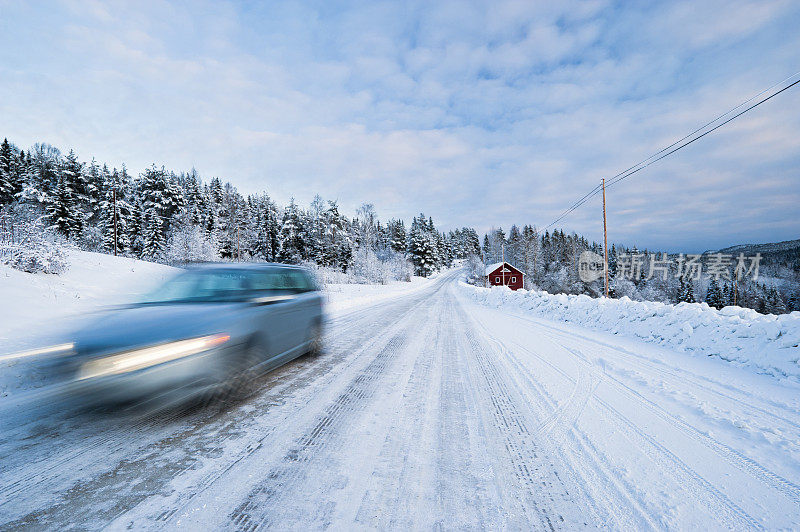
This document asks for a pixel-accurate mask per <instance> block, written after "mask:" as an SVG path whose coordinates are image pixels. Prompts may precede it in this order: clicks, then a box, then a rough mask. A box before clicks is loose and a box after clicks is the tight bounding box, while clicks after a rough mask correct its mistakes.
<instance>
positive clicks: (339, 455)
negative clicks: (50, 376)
mask: <svg viewBox="0 0 800 532" xmlns="http://www.w3.org/2000/svg"><path fill="white" fill-rule="evenodd" d="M457 275H458V273H456V272H454V273H449V274H446V275H443V276H442V277H441V278H440V279H438V280H436V281H434V282H432V283H430V284H429V286H427V287H426V288H423V289H419V290H415V291H413V292H410V293H408V294H405V295H402V296H398V297H397V298H396V299H393V300H390V301H388V300H386V299H383V300H381V301H380V302H378V303H376V304H374V305H373V306H370V307H365V306H362V307H359V308H356V309H349V310H347V311H341V312H338V313H337V314H335V315H333V316H332V317H331V321H330V324H329V328H328V332H327V351H326V353H325V354H323V355H322V356H320V357H319V358H315V359H308V358H302V359H299V360H297V361H295V362H293V363H291V364H288V365H287V366H284V367H283V368H281V369H279V370H277V371H275V372H273V373H271V374H270V375H268V376H267V377H265V378H264V379H263V380H262V382H261V384H260V389H259V391H258V392H257V393H255V394H254V395H253V396H252V397H251V398H250V399H249V400H246V401H245V402H243V403H241V404H239V405H237V406H235V407H233V408H231V409H229V410H227V411H223V412H220V411H197V412H193V413H189V414H184V415H182V416H178V415H163V414H162V415H160V416H156V417H146V416H138V417H137V416H135V415H129V416H115V417H114V416H103V415H100V414H95V415H89V414H80V415H76V414H70V413H66V412H59V411H57V409H54V411H51V412H49V413H44V414H41V415H39V416H38V417H37V418H36V419H30V417H29V416H28V417H26V415H25V413H24V412H19V411H18V409H17V411H13V412H10V411H8V410H6V411H3V412H2V414H1V415H2V431H0V529H35V530H40V529H52V530H65V529H68V528H89V529H97V528H104V527H108V528H110V529H126V528H134V529H142V528H144V529H151V528H168V529H174V528H183V529H186V530H199V529H242V530H257V529H262V528H263V529H268V528H274V529H297V530H307V529H317V528H326V527H327V528H333V529H353V528H367V529H372V528H378V529H402V530H406V529H463V528H470V529H474V528H490V529H498V528H506V529H551V530H552V529H575V528H597V527H607V528H612V529H629V530H631V529H636V530H639V529H665V528H666V529H685V528H701V527H702V528H707V529H709V528H710V529H730V528H734V529H749V528H760V527H765V528H797V527H799V526H800V486H799V485H798V484H799V483H800V479H799V478H798V462H797V456H798V445H799V444H798V442H800V414H799V413H798V410H800V409H799V408H798V399H797V394H796V393H789V392H787V389H786V388H784V387H780V386H778V385H772V384H770V382H771V381H769V380H768V379H767V378H766V377H765V378H764V380H763V381H757V384H759V388H758V389H759V390H760V391H759V393H753V391H752V390H750V391H748V392H746V391H744V390H743V389H740V388H738V387H737V386H735V385H732V384H730V382H731V381H730V380H722V379H720V378H719V376H718V375H716V374H715V371H714V368H716V367H718V365H709V366H708V368H709V369H708V371H707V372H706V373H707V374H702V373H698V372H697V370H693V371H691V372H689V371H687V370H686V369H685V368H681V367H677V365H670V364H667V363H664V362H658V361H654V360H653V358H652V357H642V356H639V354H638V352H637V349H641V350H643V351H644V350H648V349H649V350H652V349H653V348H652V347H650V346H646V345H644V344H641V346H638V347H637V345H638V344H634V347H633V348H632V347H631V343H630V342H628V343H627V344H625V346H624V347H620V346H618V345H614V344H613V343H609V342H608V341H603V342H600V341H597V340H595V339H593V337H592V336H591V333H589V332H584V333H583V334H581V333H580V331H576V328H575V327H570V328H566V327H565V326H564V327H562V326H560V325H559V324H557V323H553V322H550V323H548V322H544V321H542V320H534V319H527V318H525V317H514V316H506V315H504V314H503V313H501V312H500V311H499V310H497V309H492V308H488V307H481V306H477V305H476V304H475V303H472V302H470V301H468V299H467V298H465V297H463V294H462V293H461V292H460V289H459V287H458V285H457V282H456V280H457ZM643 351H642V352H643ZM648 353H650V351H648ZM679 359H680V358H678V360H679ZM701 367H702V366H701ZM754 377H756V378H760V376H755V375H754ZM771 386H774V388H771Z"/></svg>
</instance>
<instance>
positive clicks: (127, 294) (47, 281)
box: [0, 250, 177, 351]
mask: <svg viewBox="0 0 800 532" xmlns="http://www.w3.org/2000/svg"><path fill="white" fill-rule="evenodd" d="M67 255H68V259H69V267H68V269H67V270H66V271H65V272H63V273H61V274H59V275H52V274H45V273H26V272H21V271H19V270H15V269H13V268H11V267H9V266H4V265H0V351H2V347H3V346H4V345H6V344H7V343H8V342H10V341H11V337H12V336H13V337H14V338H17V337H18V336H19V335H20V334H21V333H23V334H30V333H32V332H33V331H34V330H37V329H40V328H42V327H47V326H49V325H52V324H53V323H54V322H55V321H57V320H59V319H61V318H64V317H66V316H69V315H74V314H78V313H84V312H89V311H92V310H95V309H96V308H98V307H100V306H102V305H109V304H118V303H124V302H127V301H129V300H131V299H132V298H135V297H136V296H138V295H140V294H143V293H145V292H147V291H148V290H150V289H151V288H153V287H155V286H156V285H157V284H159V283H161V282H163V281H164V280H165V279H166V278H168V277H170V276H171V275H174V274H175V273H176V272H177V270H176V269H175V268H171V267H169V266H164V265H162V264H155V263H152V262H144V261H140V260H136V259H129V258H125V257H114V256H113V255H104V254H102V253H90V252H87V251H77V250H70V251H68V252H67Z"/></svg>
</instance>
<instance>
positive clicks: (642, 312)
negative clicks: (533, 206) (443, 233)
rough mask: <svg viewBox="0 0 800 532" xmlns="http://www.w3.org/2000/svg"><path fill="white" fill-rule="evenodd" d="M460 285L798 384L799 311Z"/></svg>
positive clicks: (489, 300) (523, 308)
mask: <svg viewBox="0 0 800 532" xmlns="http://www.w3.org/2000/svg"><path fill="white" fill-rule="evenodd" d="M459 284H460V288H461V290H462V292H464V293H466V294H467V295H469V296H470V297H472V298H473V299H475V300H477V301H478V302H480V303H483V304H486V305H489V306H493V307H503V308H506V309H511V310H514V311H517V312H522V313H525V314H532V315H534V316H538V317H541V318H546V319H548V320H553V321H562V322H568V323H574V324H578V325H581V326H583V327H586V328H589V329H594V330H599V331H604V332H609V333H612V334H618V335H622V336H627V337H632V338H636V339H639V340H643V341H645V342H649V343H654V344H659V345H662V346H664V347H668V348H670V349H674V350H677V351H685V352H688V353H692V354H695V355H706V356H711V357H718V358H720V359H723V360H726V361H729V362H733V363H735V364H737V365H741V366H748V367H752V368H754V369H756V371H758V372H760V373H766V374H770V375H773V376H776V377H782V378H788V379H790V380H792V381H795V382H799V381H800V362H799V361H798V360H799V359H800V347H798V345H800V312H792V313H791V314H783V315H780V316H775V315H771V314H770V315H766V316H765V315H763V314H759V313H758V312H756V311H754V310H751V309H745V308H741V307H725V308H723V309H722V310H716V309H714V308H711V307H709V306H708V305H706V304H705V303H680V304H678V305H669V304H665V303H657V302H651V301H644V302H638V301H632V300H630V299H628V298H627V297H623V298H621V299H593V298H590V297H588V296H583V295H581V296H571V295H565V294H557V295H553V294H548V293H547V292H541V291H527V290H519V291H517V292H513V291H511V290H509V289H508V288H504V287H494V288H481V287H476V286H471V285H468V284H466V283H463V282H461V283H459Z"/></svg>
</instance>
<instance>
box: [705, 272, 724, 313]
mask: <svg viewBox="0 0 800 532" xmlns="http://www.w3.org/2000/svg"><path fill="white" fill-rule="evenodd" d="M706 303H708V306H709V307H714V308H715V309H721V308H722V307H724V306H725V304H724V302H723V297H722V291H721V290H720V287H719V283H718V282H717V280H716V279H711V282H710V283H709V285H708V290H707V291H706Z"/></svg>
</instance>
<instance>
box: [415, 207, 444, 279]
mask: <svg viewBox="0 0 800 532" xmlns="http://www.w3.org/2000/svg"><path fill="white" fill-rule="evenodd" d="M408 240H409V242H408V256H409V259H410V260H411V263H412V264H413V265H414V270H415V273H416V274H417V275H419V276H422V277H428V276H429V275H431V274H432V273H433V272H434V271H435V270H436V266H437V264H436V254H437V250H436V240H435V236H434V235H433V234H431V231H430V230H429V227H428V223H427V221H426V220H425V215H424V214H420V215H419V218H414V220H413V221H412V223H411V230H410V231H409V239H408Z"/></svg>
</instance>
